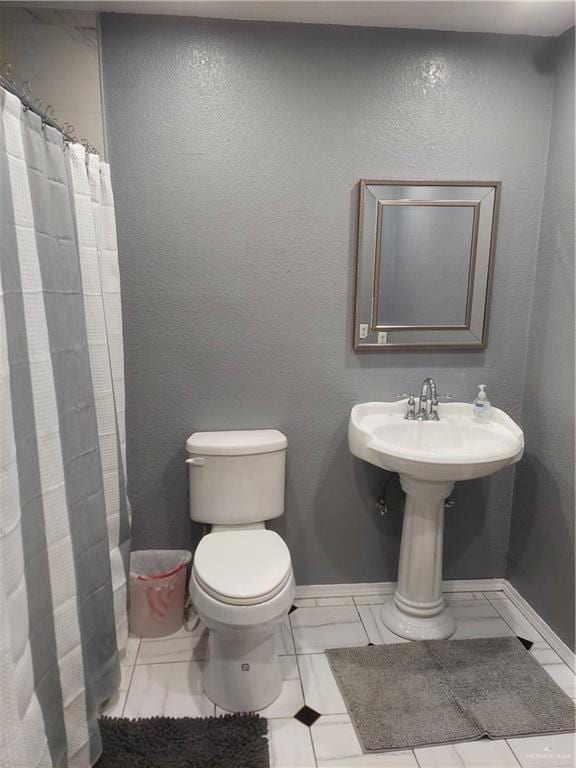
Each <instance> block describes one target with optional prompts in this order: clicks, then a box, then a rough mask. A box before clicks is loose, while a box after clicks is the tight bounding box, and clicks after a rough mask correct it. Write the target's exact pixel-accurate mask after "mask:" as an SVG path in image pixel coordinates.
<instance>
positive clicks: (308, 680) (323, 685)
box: [298, 653, 347, 715]
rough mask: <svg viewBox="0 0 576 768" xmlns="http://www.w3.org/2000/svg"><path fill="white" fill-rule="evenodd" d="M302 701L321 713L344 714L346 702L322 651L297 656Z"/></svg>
mask: <svg viewBox="0 0 576 768" xmlns="http://www.w3.org/2000/svg"><path fill="white" fill-rule="evenodd" d="M298 667H299V668H300V677H301V679H302V687H303V689H304V701H305V702H306V704H307V705H308V706H309V707H312V709H315V710H316V711H317V712H320V714H322V715H337V714H346V712H347V709H346V704H345V703H344V699H343V698H342V695H341V694H340V689H339V688H338V684H337V683H336V680H335V678H334V675H333V674H332V670H331V668H330V663H329V662H328V658H327V656H326V654H324V653H307V654H303V655H300V656H298Z"/></svg>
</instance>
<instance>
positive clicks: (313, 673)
mask: <svg viewBox="0 0 576 768" xmlns="http://www.w3.org/2000/svg"><path fill="white" fill-rule="evenodd" d="M390 599H391V595H390V594H382V595H371V596H363V597H354V595H350V596H348V597H339V598H306V599H303V600H297V601H296V602H295V605H296V607H297V610H293V611H292V613H291V614H290V616H289V617H288V618H287V619H286V621H285V623H284V624H283V626H282V627H281V631H279V633H278V650H279V653H280V655H281V662H282V671H283V674H284V680H285V682H284V687H283V690H282V693H281V695H280V697H279V698H278V699H277V700H276V701H275V702H274V703H273V704H272V705H271V706H270V707H268V708H267V709H265V710H263V711H262V712H261V714H262V715H264V716H265V717H267V718H269V720H268V729H269V742H270V757H271V761H270V764H271V768H315V767H316V766H319V767H322V766H341V767H345V768H356V767H357V766H366V767H368V766H381V767H382V768H560V766H562V767H566V768H574V766H575V764H576V761H575V759H574V755H575V749H574V746H575V745H574V736H573V735H570V734H569V735H560V736H539V737H534V738H522V739H508V740H498V741H491V740H489V739H482V740H480V741H474V742H463V743H459V744H452V745H450V746H442V747H429V748H426V749H415V750H403V751H401V752H389V753H385V754H384V753H383V754H374V753H371V754H363V753H362V749H361V747H360V744H359V742H358V739H357V737H356V734H355V732H354V728H353V727H352V723H351V721H350V718H349V717H348V715H347V713H346V707H345V706H344V701H343V700H342V696H341V695H340V692H339V690H338V687H337V685H336V682H335V680H334V678H333V676H332V673H331V671H330V667H329V665H328V661H327V658H326V655H325V653H324V651H325V649H326V648H336V647H339V646H340V647H343V646H353V645H366V644H368V643H369V642H372V643H375V644H378V643H397V642H401V640H400V638H398V637H396V636H395V635H393V634H392V633H391V632H390V631H389V630H388V629H386V627H385V626H384V625H383V624H382V622H381V620H380V609H381V607H382V604H383V603H385V602H387V601H388V600H390ZM446 601H447V603H448V604H449V605H450V608H451V610H452V612H453V613H454V615H455V616H456V619H457V622H458V629H457V632H456V635H455V637H456V638H470V637H495V636H501V635H518V636H521V637H523V638H526V639H527V640H530V641H531V642H532V643H533V645H532V648H531V650H530V652H531V653H532V655H533V656H534V657H535V658H536V659H537V660H538V661H539V662H540V663H541V664H542V666H543V667H544V669H545V670H546V671H547V672H548V674H549V675H550V676H551V677H552V678H554V680H555V681H556V682H557V683H558V685H560V686H561V687H562V688H563V689H564V690H565V691H566V693H568V695H569V696H571V697H572V698H573V699H574V698H576V685H575V676H574V675H573V674H572V672H571V670H570V669H569V667H568V666H566V664H564V663H563V662H562V660H561V659H560V657H559V656H557V654H556V653H555V652H554V651H553V650H552V648H551V647H550V646H549V645H548V644H547V643H546V642H545V641H544V640H543V638H542V637H541V636H540V635H539V633H538V632H537V631H536V630H535V629H534V628H533V627H532V625H531V624H530V623H529V622H528V621H527V620H526V619H525V618H524V616H523V615H522V614H521V613H520V612H519V611H518V609H517V608H516V607H515V606H514V605H513V604H512V603H511V602H510V601H509V600H508V599H507V598H506V597H504V595H503V593H502V592H486V593H482V592H452V593H448V594H447V595H446ZM206 640H207V632H206V630H205V629H204V627H202V626H201V624H200V623H199V622H198V621H197V620H196V621H194V620H192V622H189V624H188V628H183V629H181V630H180V631H179V632H177V633H175V634H174V635H171V636H170V637H167V638H162V639H158V640H140V639H139V638H134V637H131V638H130V639H129V645H128V648H127V651H126V654H125V657H124V659H123V668H122V682H121V686H120V690H119V691H118V692H117V693H116V695H115V696H114V697H113V699H111V700H110V701H109V702H108V704H107V706H106V709H105V712H104V714H108V715H110V716H116V717H119V716H122V715H124V716H125V717H149V716H152V715H170V716H173V717H183V716H190V717H199V716H205V715H213V714H220V710H218V708H217V707H214V705H213V704H212V703H211V702H210V701H209V700H208V699H207V698H206V696H204V694H203V692H202V678H201V675H202V664H203V660H204V659H205V657H206ZM303 706H307V707H310V708H312V710H315V711H316V712H318V713H320V714H321V716H320V717H318V719H316V721H315V722H314V723H313V724H312V725H311V726H310V727H309V726H307V725H304V724H303V723H301V722H300V721H299V720H297V719H295V717H294V715H295V714H296V713H297V712H299V710H301V709H302V707H303Z"/></svg>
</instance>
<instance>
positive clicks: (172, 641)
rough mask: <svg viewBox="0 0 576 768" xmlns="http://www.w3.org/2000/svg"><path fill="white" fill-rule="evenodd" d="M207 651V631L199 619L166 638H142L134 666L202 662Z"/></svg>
mask: <svg viewBox="0 0 576 768" xmlns="http://www.w3.org/2000/svg"><path fill="white" fill-rule="evenodd" d="M207 651H208V630H207V629H206V627H205V626H204V625H203V624H202V623H201V622H200V620H199V619H197V620H196V621H193V622H189V623H188V625H184V626H183V627H181V628H180V629H179V630H178V631H177V632H174V634H172V635H168V636H167V637H158V638H143V640H142V642H141V643H140V649H139V651H138V656H137V657H136V664H163V663H166V662H177V661H203V660H204V659H206V655H207Z"/></svg>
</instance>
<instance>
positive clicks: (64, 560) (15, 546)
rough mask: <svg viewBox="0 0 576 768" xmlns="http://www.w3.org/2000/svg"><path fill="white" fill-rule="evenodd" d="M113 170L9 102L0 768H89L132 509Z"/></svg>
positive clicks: (112, 685)
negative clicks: (127, 468) (129, 496)
mask: <svg viewBox="0 0 576 768" xmlns="http://www.w3.org/2000/svg"><path fill="white" fill-rule="evenodd" d="M123 355H124V353H123V342H122V320H121V306H120V283H119V274H118V254H117V248H116V227H115V216H114V201H113V197H112V188H111V185H110V174H109V167H108V166H107V165H106V164H105V163H103V162H101V161H100V160H99V159H98V157H97V156H96V155H89V156H88V157H87V158H86V157H85V150H84V148H83V147H82V146H80V145H77V144H70V145H68V146H66V145H65V144H64V142H63V138H62V136H61V134H60V133H59V132H57V131H56V130H54V129H52V128H50V127H47V126H44V125H43V124H42V121H41V119H40V118H39V117H38V116H37V115H35V114H33V113H32V112H31V111H25V110H24V109H23V107H22V104H21V102H20V101H19V100H18V99H17V98H16V97H15V96H13V95H12V94H10V93H8V92H7V91H5V90H4V89H2V88H0V692H1V696H0V768H36V766H38V767H42V768H44V766H46V767H47V768H49V767H50V766H57V767H58V768H61V767H62V768H65V767H69V768H76V767H77V766H78V767H84V766H90V765H93V764H94V763H95V762H96V760H97V759H98V757H99V755H100V753H101V741H100V735H99V730H98V724H97V716H98V712H99V707H100V705H101V704H102V702H103V701H105V700H106V699H107V698H109V697H110V696H111V695H112V693H113V692H114V691H115V690H116V688H117V687H118V685H119V680H120V667H119V658H118V657H119V651H121V650H122V649H123V647H124V645H125V643H126V638H127V632H128V630H127V614H126V574H127V568H128V556H129V543H130V542H129V536H130V509H129V504H128V499H127V496H126V450H125V448H126V438H125V422H124V374H123V365H124V363H123Z"/></svg>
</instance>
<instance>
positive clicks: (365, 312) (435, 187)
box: [355, 181, 500, 349]
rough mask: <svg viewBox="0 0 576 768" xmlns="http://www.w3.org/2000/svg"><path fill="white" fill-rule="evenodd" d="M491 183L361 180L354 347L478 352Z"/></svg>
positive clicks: (483, 328) (491, 236) (495, 187)
mask: <svg viewBox="0 0 576 768" xmlns="http://www.w3.org/2000/svg"><path fill="white" fill-rule="evenodd" d="M499 191H500V185H499V183H498V182H471V183H470V184H466V185H465V184H463V183H462V182H434V183H432V182H384V181H363V182H361V190H360V192H361V195H360V197H361V199H360V220H359V222H360V226H359V239H358V271H357V296H356V319H355V348H356V349H366V348H368V349H389V348H415V347H422V348H424V347H425V348H435V347H443V348H446V347H458V348H464V347H466V348H469V347H483V346H485V344H486V337H487V322H488V300H489V291H490V274H491V268H492V263H493V257H494V248H495V235H496V220H497V211H498V202H499Z"/></svg>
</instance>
